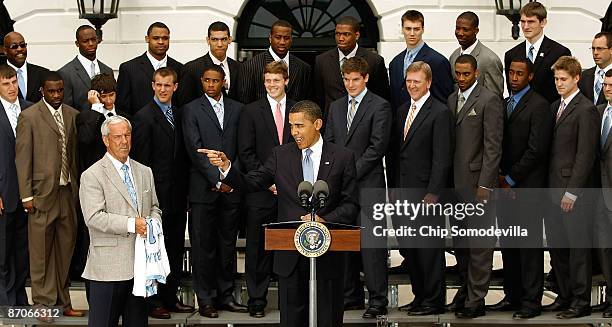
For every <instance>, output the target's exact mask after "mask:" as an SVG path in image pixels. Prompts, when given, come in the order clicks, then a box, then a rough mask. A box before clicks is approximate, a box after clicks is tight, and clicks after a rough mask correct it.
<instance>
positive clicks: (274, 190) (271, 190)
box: [268, 184, 278, 195]
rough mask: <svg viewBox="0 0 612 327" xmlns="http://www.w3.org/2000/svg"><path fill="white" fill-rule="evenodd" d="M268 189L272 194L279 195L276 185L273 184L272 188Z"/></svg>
mask: <svg viewBox="0 0 612 327" xmlns="http://www.w3.org/2000/svg"><path fill="white" fill-rule="evenodd" d="M268 189H269V190H270V192H272V193H274V195H278V193H277V192H276V184H272V186H270V187H269V188H268Z"/></svg>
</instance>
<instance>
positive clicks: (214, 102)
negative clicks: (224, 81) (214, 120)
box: [204, 93, 225, 109]
mask: <svg viewBox="0 0 612 327" xmlns="http://www.w3.org/2000/svg"><path fill="white" fill-rule="evenodd" d="M204 96H205V97H206V99H208V102H210V105H211V106H212V107H213V109H214V108H215V105H216V104H217V103H220V104H221V107H225V106H224V105H223V93H221V98H220V99H219V101H217V100H215V99H213V98H211V97H209V96H208V94H204Z"/></svg>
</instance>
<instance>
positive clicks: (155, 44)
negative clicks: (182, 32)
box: [117, 22, 183, 115]
mask: <svg viewBox="0 0 612 327" xmlns="http://www.w3.org/2000/svg"><path fill="white" fill-rule="evenodd" d="M145 42H147V44H148V49H147V51H146V52H145V53H143V54H142V55H140V56H138V57H136V58H134V59H132V60H129V61H126V62H124V63H122V64H121V65H120V66H119V77H118V78H117V105H118V106H119V108H121V109H122V110H123V111H125V112H127V113H129V114H130V115H134V114H135V113H136V112H137V111H138V110H140V108H142V107H144V106H145V105H146V104H148V103H149V102H151V99H152V98H153V90H152V89H151V87H150V85H151V81H152V80H153V73H154V72H155V71H156V70H158V69H160V68H162V67H170V68H172V69H173V70H174V71H175V72H176V74H180V73H181V70H183V64H181V63H180V62H178V61H176V60H174V59H172V58H170V56H168V48H170V29H169V28H168V26H166V24H164V23H161V22H155V23H153V24H151V25H150V26H149V28H148V29H147V35H146V36H145ZM174 100H175V102H176V98H175V99H174Z"/></svg>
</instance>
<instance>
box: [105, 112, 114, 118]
mask: <svg viewBox="0 0 612 327" xmlns="http://www.w3.org/2000/svg"><path fill="white" fill-rule="evenodd" d="M106 116H107V117H112V116H114V115H113V113H112V112H109V113H108V114H106Z"/></svg>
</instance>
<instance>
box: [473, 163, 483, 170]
mask: <svg viewBox="0 0 612 327" xmlns="http://www.w3.org/2000/svg"><path fill="white" fill-rule="evenodd" d="M480 168H482V162H470V171H478V170H480Z"/></svg>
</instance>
